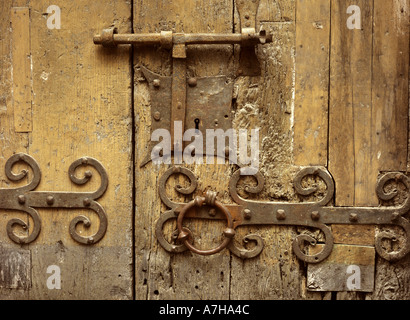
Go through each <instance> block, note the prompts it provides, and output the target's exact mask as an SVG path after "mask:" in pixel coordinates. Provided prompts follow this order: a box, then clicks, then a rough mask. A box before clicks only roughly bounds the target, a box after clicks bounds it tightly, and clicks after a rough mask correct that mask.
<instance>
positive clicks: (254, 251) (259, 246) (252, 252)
mask: <svg viewBox="0 0 410 320" xmlns="http://www.w3.org/2000/svg"><path fill="white" fill-rule="evenodd" d="M242 241H243V242H244V243H245V244H246V243H248V242H255V244H256V245H255V246H254V247H253V248H251V249H249V250H248V249H242V248H239V247H238V246H237V245H236V244H235V242H234V241H232V242H231V243H230V244H229V247H228V249H229V251H231V252H232V253H233V254H234V255H235V256H237V257H238V258H241V259H252V258H255V257H257V256H258V255H260V254H261V252H262V250H263V248H264V242H263V239H262V237H261V236H259V235H257V234H249V235H246V236H245V237H244V238H243V239H242Z"/></svg>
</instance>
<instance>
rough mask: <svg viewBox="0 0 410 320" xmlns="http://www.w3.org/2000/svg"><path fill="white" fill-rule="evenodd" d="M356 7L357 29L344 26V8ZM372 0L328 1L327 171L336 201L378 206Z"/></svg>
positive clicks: (349, 204)
mask: <svg viewBox="0 0 410 320" xmlns="http://www.w3.org/2000/svg"><path fill="white" fill-rule="evenodd" d="M350 5H357V6H358V7H359V8H360V9H361V29H360V30H358V29H353V30H351V29H349V28H348V27H347V24H346V21H347V18H348V17H349V15H348V14H346V12H347V8H348V7H349V6H350ZM372 35H373V3H372V1H359V2H358V1H347V2H346V1H338V0H334V1H332V34H331V42H332V47H331V58H330V59H331V74H330V88H331V90H330V107H329V108H330V110H329V126H330V127H329V171H330V172H331V173H332V175H333V177H334V179H335V183H336V195H335V201H336V205H340V206H352V205H359V206H360V205H361V206H368V205H377V198H376V195H375V191H374V187H375V181H376V179H377V169H375V166H374V164H375V163H374V161H373V157H372V147H371V146H372V144H371V137H372V131H371V119H372V101H371V92H372V89H371V85H372V83H371V81H372V44H373V36H372Z"/></svg>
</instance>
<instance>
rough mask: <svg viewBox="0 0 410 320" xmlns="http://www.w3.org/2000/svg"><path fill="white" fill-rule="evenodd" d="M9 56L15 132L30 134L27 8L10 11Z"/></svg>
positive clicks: (29, 55) (28, 21) (30, 95)
mask: <svg viewBox="0 0 410 320" xmlns="http://www.w3.org/2000/svg"><path fill="white" fill-rule="evenodd" d="M10 22H11V28H12V40H11V47H12V48H11V56H12V59H13V60H12V64H13V90H12V92H13V109H14V128H15V130H16V132H30V131H31V130H32V129H33V122H32V114H31V113H32V110H31V103H32V85H31V83H32V77H31V59H32V58H31V50H30V49H31V48H30V47H31V46H30V42H31V39H30V10H29V8H28V7H18V8H16V7H13V8H12V9H11V19H10Z"/></svg>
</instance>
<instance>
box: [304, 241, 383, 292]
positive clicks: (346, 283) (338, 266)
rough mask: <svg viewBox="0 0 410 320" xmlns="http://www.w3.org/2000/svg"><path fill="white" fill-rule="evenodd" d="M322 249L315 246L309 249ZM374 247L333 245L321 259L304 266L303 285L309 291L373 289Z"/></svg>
mask: <svg viewBox="0 0 410 320" xmlns="http://www.w3.org/2000/svg"><path fill="white" fill-rule="evenodd" d="M321 250H323V245H318V246H316V247H313V248H311V249H310V250H309V253H310V254H315V253H318V252H320V251H321ZM374 268H375V249H374V247H364V246H348V245H335V246H334V247H333V251H332V253H331V254H330V256H329V257H328V258H327V259H326V260H325V261H323V262H320V263H318V264H309V265H308V277H307V287H308V289H309V290H312V291H359V292H372V291H373V289H374V270H375V269H374Z"/></svg>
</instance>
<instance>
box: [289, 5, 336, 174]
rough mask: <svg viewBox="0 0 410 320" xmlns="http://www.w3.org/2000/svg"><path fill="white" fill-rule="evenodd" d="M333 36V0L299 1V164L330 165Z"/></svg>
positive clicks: (296, 133) (296, 138)
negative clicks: (330, 42)
mask: <svg viewBox="0 0 410 320" xmlns="http://www.w3.org/2000/svg"><path fill="white" fill-rule="evenodd" d="M329 39H330V2H329V1H327V0H315V1H307V0H298V1H296V83H295V115H294V122H295V123H294V159H295V164H296V165H323V166H325V165H327V148H328V146H327V133H328V96H329V93H328V92H329Z"/></svg>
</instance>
